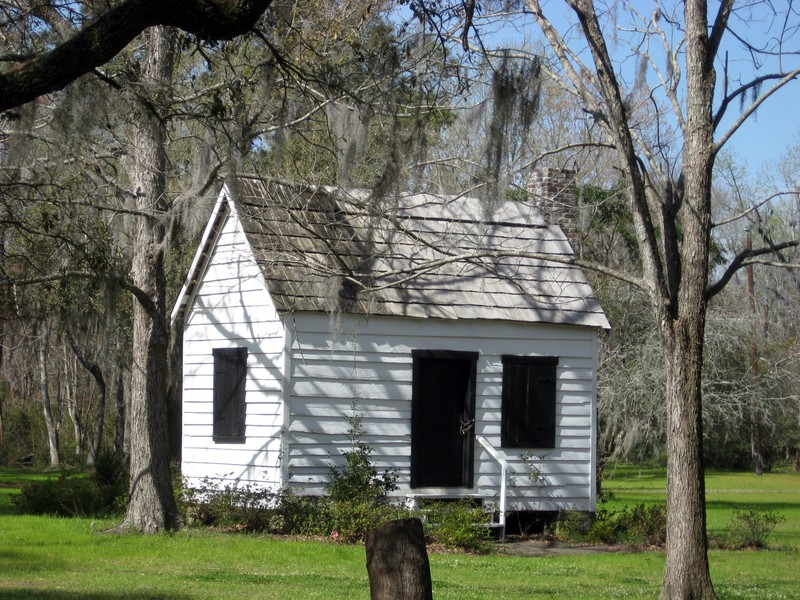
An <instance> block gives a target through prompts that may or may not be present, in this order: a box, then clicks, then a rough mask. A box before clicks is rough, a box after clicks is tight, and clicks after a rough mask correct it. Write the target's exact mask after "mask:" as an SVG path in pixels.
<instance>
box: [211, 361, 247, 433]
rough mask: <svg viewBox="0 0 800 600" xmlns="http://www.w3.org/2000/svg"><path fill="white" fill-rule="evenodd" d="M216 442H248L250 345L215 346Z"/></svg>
mask: <svg viewBox="0 0 800 600" xmlns="http://www.w3.org/2000/svg"><path fill="white" fill-rule="evenodd" d="M212 352H213V355H214V431H213V435H214V441H215V442H227V443H243V442H244V441H245V437H244V432H245V410H246V406H245V383H246V380H247V348H214V350H213V351H212Z"/></svg>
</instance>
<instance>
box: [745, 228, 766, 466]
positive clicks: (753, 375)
mask: <svg viewBox="0 0 800 600" xmlns="http://www.w3.org/2000/svg"><path fill="white" fill-rule="evenodd" d="M746 244H747V249H748V250H752V249H753V235H752V233H751V232H750V230H749V229H748V230H747V241H746ZM747 300H748V304H749V305H750V318H751V319H752V320H753V322H752V324H751V328H750V380H751V381H752V383H753V386H752V391H751V392H750V426H751V430H750V434H751V439H750V446H751V451H752V455H753V472H754V473H755V474H756V475H761V474H763V472H764V465H763V461H762V456H763V450H762V447H761V414H760V413H759V411H758V399H757V398H756V388H757V384H758V333H757V332H758V311H757V310H756V282H755V276H754V275H753V265H752V264H750V265H747Z"/></svg>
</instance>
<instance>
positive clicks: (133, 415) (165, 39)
mask: <svg viewBox="0 0 800 600" xmlns="http://www.w3.org/2000/svg"><path fill="white" fill-rule="evenodd" d="M146 37H147V52H148V56H147V60H146V64H145V66H144V69H143V73H142V84H143V87H144V88H149V89H144V90H141V92H142V93H145V94H148V95H149V96H150V98H155V97H156V95H158V94H159V93H162V94H163V93H164V91H165V89H166V88H167V87H168V85H169V83H170V82H171V80H172V67H173V39H174V36H173V34H172V33H171V32H170V31H168V30H167V29H165V28H162V27H155V28H152V29H150V30H148V32H147V33H146ZM155 106H156V104H155V103H148V105H147V106H145V103H141V105H140V106H139V111H138V114H136V115H135V119H134V160H135V164H134V172H133V173H132V180H133V181H134V185H135V189H136V192H137V197H136V208H137V210H139V211H142V212H144V213H149V214H150V215H152V216H150V217H141V218H139V219H138V220H137V222H136V225H135V232H134V238H133V266H132V268H131V291H132V292H133V293H134V295H135V296H136V299H137V302H134V305H133V361H132V363H133V364H132V373H131V405H130V414H129V421H130V427H131V430H130V431H131V433H130V435H131V455H130V472H131V480H130V501H129V503H128V510H127V513H126V515H125V520H124V521H123V523H122V525H121V526H120V527H121V528H122V529H135V530H136V531H139V532H142V533H155V532H158V531H162V530H172V529H175V528H177V526H178V510H177V507H176V505H175V499H174V497H173V495H172V481H171V474H170V465H169V438H168V432H167V398H166V384H167V381H166V379H167V345H168V330H167V320H166V292H165V276H164V245H165V238H166V228H165V222H164V220H165V217H166V210H167V204H166V198H165V192H166V180H165V169H166V164H167V161H166V152H165V137H166V132H165V130H164V125H163V123H162V122H161V121H160V120H159V119H158V117H157V116H156V115H154V114H153V112H152V110H154V109H155Z"/></svg>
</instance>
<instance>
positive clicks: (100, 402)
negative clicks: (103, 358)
mask: <svg viewBox="0 0 800 600" xmlns="http://www.w3.org/2000/svg"><path fill="white" fill-rule="evenodd" d="M66 335H67V340H68V341H69V345H70V348H72V352H73V353H74V354H75V357H76V358H77V359H78V362H80V363H81V366H82V367H83V368H84V369H86V370H87V371H89V373H90V374H91V375H92V377H93V378H94V382H95V384H96V385H97V403H96V404H95V407H94V426H93V427H92V439H91V440H90V441H89V454H88V456H87V457H86V464H87V465H88V466H90V467H91V466H94V464H95V463H96V462H97V456H98V455H99V454H100V448H101V446H102V444H103V424H104V421H105V414H106V380H105V377H103V370H102V369H101V368H100V365H99V364H97V363H96V362H94V361H93V360H91V359H90V358H89V357H88V356H87V355H86V354H84V352H83V351H82V350H81V349H80V348H79V347H78V344H77V343H76V342H75V338H74V337H73V336H72V334H71V333H70V332H69V331H68V332H67V334H66Z"/></svg>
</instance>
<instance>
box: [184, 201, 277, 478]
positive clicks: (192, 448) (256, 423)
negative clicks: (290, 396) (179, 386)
mask: <svg viewBox="0 0 800 600" xmlns="http://www.w3.org/2000/svg"><path fill="white" fill-rule="evenodd" d="M284 335H285V332H284V327H283V323H282V321H281V319H280V317H279V316H278V313H277V311H276V309H275V305H274V303H273V302H272V300H271V299H270V296H269V294H268V293H267V288H266V284H265V282H264V278H263V276H262V275H261V271H260V269H259V268H258V266H257V265H256V263H255V260H254V259H253V256H252V252H251V251H250V250H249V247H248V244H247V241H246V239H245V237H244V235H243V233H242V231H241V225H240V223H239V221H238V219H236V218H235V216H234V217H229V218H227V219H226V221H225V223H224V226H223V227H222V230H221V232H220V234H219V239H218V240H217V243H216V245H215V247H214V249H213V252H212V254H211V257H210V259H209V262H208V264H207V265H206V266H205V273H204V274H203V277H202V281H201V283H200V285H199V286H198V287H197V289H196V291H195V295H194V298H193V299H192V300H191V304H190V307H189V309H188V310H187V313H186V320H185V329H184V343H183V370H184V380H183V436H182V437H183V449H182V470H183V474H184V476H185V477H186V478H187V480H188V482H189V484H190V485H192V484H198V483H199V482H200V480H201V479H203V478H204V477H211V478H215V479H219V482H220V484H221V485H222V484H226V483H230V482H234V481H238V482H240V483H241V484H243V485H248V484H256V485H266V486H272V487H279V486H281V485H282V480H281V471H280V462H279V457H280V456H281V452H282V434H281V432H282V430H283V425H284V411H283V395H282V394H283V357H284V353H283V346H284ZM242 346H243V347H246V348H247V380H246V384H245V403H246V415H245V443H243V444H219V443H215V442H214V441H213V438H212V434H213V426H212V422H213V390H214V359H213V355H212V349H214V348H231V347H242Z"/></svg>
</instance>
